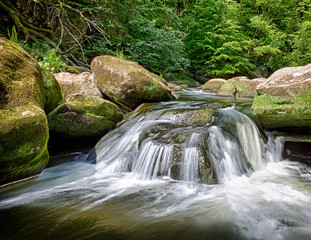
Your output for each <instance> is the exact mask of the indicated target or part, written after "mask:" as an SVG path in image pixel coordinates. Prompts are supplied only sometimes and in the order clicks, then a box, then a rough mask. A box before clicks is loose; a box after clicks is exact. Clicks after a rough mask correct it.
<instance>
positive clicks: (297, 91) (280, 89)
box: [256, 64, 311, 100]
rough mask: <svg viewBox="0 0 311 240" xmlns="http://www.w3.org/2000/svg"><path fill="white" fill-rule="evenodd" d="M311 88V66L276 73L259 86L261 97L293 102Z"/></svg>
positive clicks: (287, 68)
mask: <svg viewBox="0 0 311 240" xmlns="http://www.w3.org/2000/svg"><path fill="white" fill-rule="evenodd" d="M310 86H311V64H308V65H306V66H303V67H286V68H282V69H280V70H278V71H276V72H274V73H273V74H272V75H271V76H270V77H269V78H268V79H267V80H266V81H265V82H263V83H261V84H260V85H258V86H257V88H256V90H257V92H258V93H259V95H263V94H267V95H269V96H270V97H280V98H282V99H283V100H291V99H293V98H295V97H297V96H299V95H301V93H302V91H303V90H305V91H307V90H309V88H310Z"/></svg>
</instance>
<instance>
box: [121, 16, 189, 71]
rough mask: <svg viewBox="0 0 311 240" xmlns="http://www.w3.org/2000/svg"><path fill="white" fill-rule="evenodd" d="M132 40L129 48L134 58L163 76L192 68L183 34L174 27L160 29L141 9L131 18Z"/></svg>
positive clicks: (131, 57)
mask: <svg viewBox="0 0 311 240" xmlns="http://www.w3.org/2000/svg"><path fill="white" fill-rule="evenodd" d="M129 29H130V33H131V36H132V40H131V41H130V43H129V44H128V47H127V48H126V50H127V52H128V53H129V58H130V59H131V60H134V61H137V62H139V63H141V64H142V65H143V66H144V67H146V68H148V69H150V70H151V71H153V72H157V73H159V74H161V75H166V76H169V75H170V74H169V73H172V72H178V71H183V70H184V69H185V68H187V67H188V65H189V61H188V59H187V58H186V53H185V48H184V42H183V40H184V37H183V34H182V33H180V32H179V31H177V30H174V29H173V28H158V27H157V26H156V20H155V19H154V20H152V19H149V18H147V17H146V16H144V15H143V14H141V13H140V12H139V11H137V12H136V14H135V15H134V16H133V17H132V18H131V20H130V21H129Z"/></svg>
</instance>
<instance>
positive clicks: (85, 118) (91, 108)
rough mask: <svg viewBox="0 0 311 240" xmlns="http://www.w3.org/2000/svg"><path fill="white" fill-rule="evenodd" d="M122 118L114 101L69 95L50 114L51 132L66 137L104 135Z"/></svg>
mask: <svg viewBox="0 0 311 240" xmlns="http://www.w3.org/2000/svg"><path fill="white" fill-rule="evenodd" d="M122 118H123V115H122V113H121V111H120V110H119V108H118V107H117V106H116V105H115V104H114V103H111V102H109V101H108V100H105V99H102V98H101V97H98V96H92V95H79V94H78V95H69V96H68V97H67V98H66V102H65V103H64V104H62V105H60V106H59V107H57V108H56V109H55V110H54V111H52V112H51V113H50V114H49V115H48V120H49V126H50V131H51V133H53V134H56V135H58V136H61V137H66V138H78V137H95V136H102V135H104V134H105V133H106V132H107V131H108V130H109V129H111V128H113V127H114V126H115V125H116V123H117V122H119V121H121V120H122Z"/></svg>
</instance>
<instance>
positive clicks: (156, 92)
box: [91, 56, 176, 110]
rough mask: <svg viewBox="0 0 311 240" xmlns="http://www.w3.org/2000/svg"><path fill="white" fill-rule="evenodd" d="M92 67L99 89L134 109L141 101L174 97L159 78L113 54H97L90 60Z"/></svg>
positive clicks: (112, 98)
mask: <svg viewBox="0 0 311 240" xmlns="http://www.w3.org/2000/svg"><path fill="white" fill-rule="evenodd" d="M91 69H92V72H93V74H94V80H95V83H96V86H97V87H98V89H99V90H100V91H101V92H102V93H103V94H104V95H105V96H106V97H107V98H108V99H110V100H111V101H113V102H115V103H117V104H118V105H120V106H122V107H123V108H125V109H128V110H130V109H134V108H135V107H137V106H139V105H140V104H141V103H144V102H158V101H165V100H169V99H174V98H176V95H174V93H173V92H172V91H171V89H169V88H168V87H167V82H166V81H165V80H164V79H163V78H162V77H160V76H157V75H155V74H153V73H151V72H149V71H148V70H146V69H145V68H143V67H141V66H140V65H139V64H138V63H136V62H131V61H127V60H124V59H121V58H118V57H113V56H99V57H96V58H94V59H93V61H92V63H91Z"/></svg>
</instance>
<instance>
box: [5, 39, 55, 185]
mask: <svg viewBox="0 0 311 240" xmlns="http://www.w3.org/2000/svg"><path fill="white" fill-rule="evenodd" d="M43 108H44V86H43V81H42V76H41V73H40V70H39V68H38V65H37V63H36V62H35V61H34V60H33V59H32V58H31V57H30V56H29V55H28V54H27V53H26V52H25V51H24V50H23V49H22V48H21V47H19V46H18V45H16V44H15V43H13V42H11V41H9V40H7V39H5V38H0V156H1V158H0V185H1V184H4V183H8V182H11V181H14V180H18V179H21V178H25V177H29V176H32V175H36V174H38V173H40V172H41V171H42V169H43V168H44V167H45V166H46V164H47V162H48V159H49V154H48V151H47V141H48V123H47V119H46V115H45V113H44V111H43Z"/></svg>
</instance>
